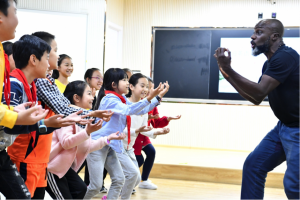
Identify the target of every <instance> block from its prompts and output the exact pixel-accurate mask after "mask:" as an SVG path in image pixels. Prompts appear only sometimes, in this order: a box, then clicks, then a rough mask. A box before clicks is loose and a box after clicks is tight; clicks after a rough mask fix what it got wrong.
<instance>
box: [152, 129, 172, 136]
mask: <svg viewBox="0 0 300 200" xmlns="http://www.w3.org/2000/svg"><path fill="white" fill-rule="evenodd" d="M169 132H170V129H169V128H162V129H161V130H159V131H156V132H155V133H154V135H165V134H167V133H169Z"/></svg>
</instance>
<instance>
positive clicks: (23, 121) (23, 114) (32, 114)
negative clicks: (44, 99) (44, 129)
mask: <svg viewBox="0 0 300 200" xmlns="http://www.w3.org/2000/svg"><path fill="white" fill-rule="evenodd" d="M40 109H41V106H35V107H32V108H29V109H27V110H23V111H19V114H18V118H17V121H16V123H15V125H33V124H36V123H37V122H38V121H40V120H41V119H44V118H45V117H46V116H47V114H48V112H49V110H43V109H42V112H40V111H39V110H40ZM37 111H38V112H37Z"/></svg>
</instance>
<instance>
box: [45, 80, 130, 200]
mask: <svg viewBox="0 0 300 200" xmlns="http://www.w3.org/2000/svg"><path fill="white" fill-rule="evenodd" d="M64 95H65V96H66V97H67V98H68V99H69V101H70V102H71V104H73V105H75V106H78V107H81V108H89V109H91V108H92V103H93V100H94V98H93V96H92V90H91V88H90V87H89V86H88V85H87V84H86V83H85V82H84V81H74V82H71V83H69V84H68V85H67V87H66V90H65V92H64ZM91 122H92V120H90V123H89V124H87V126H86V129H81V128H80V127H79V126H77V125H72V126H68V127H64V128H61V129H58V130H56V131H54V132H53V136H52V144H51V153H50V158H49V163H48V168H47V178H48V180H47V182H48V185H47V188H46V190H47V192H48V193H49V195H50V196H51V197H52V198H53V199H83V197H84V195H85V193H86V189H87V186H86V184H85V183H84V182H83V181H82V179H81V178H80V177H79V175H78V174H77V173H76V172H77V171H78V169H79V168H80V166H81V165H82V163H83V162H84V160H85V158H86V156H87V155H88V154H89V153H90V152H92V151H96V150H98V149H101V148H103V147H104V146H105V145H107V144H109V143H110V141H111V140H122V139H124V138H125V135H124V134H123V133H121V134H119V132H116V133H112V134H111V135H109V136H107V137H101V138H99V139H98V140H92V139H91V137H90V135H91V133H92V132H94V131H97V130H99V129H100V128H101V126H102V120H100V121H99V122H97V123H96V124H91ZM99 173H102V172H99ZM45 178H46V177H45Z"/></svg>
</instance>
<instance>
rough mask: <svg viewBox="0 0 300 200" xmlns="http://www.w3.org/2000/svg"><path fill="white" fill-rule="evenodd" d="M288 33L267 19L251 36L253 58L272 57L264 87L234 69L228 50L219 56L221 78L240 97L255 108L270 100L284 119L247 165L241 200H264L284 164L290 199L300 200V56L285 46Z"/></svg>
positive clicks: (265, 67)
mask: <svg viewBox="0 0 300 200" xmlns="http://www.w3.org/2000/svg"><path fill="white" fill-rule="evenodd" d="M283 33H284V27H283V25H282V23H281V22H280V21H279V20H276V19H267V20H262V21H260V22H258V24H256V26H255V28H254V33H253V35H252V36H251V39H252V41H251V46H252V49H253V51H252V53H253V55H254V56H257V55H259V54H261V53H263V54H265V56H266V57H267V61H266V62H265V63H264V65H263V69H262V76H261V77H260V79H259V82H258V83H255V82H252V81H250V80H248V79H246V78H244V77H243V76H241V75H239V74H238V73H236V72H235V71H234V70H233V69H232V68H231V66H230V63H231V55H230V51H229V50H228V49H226V48H218V49H217V50H216V52H215V54H214V57H215V58H216V59H217V61H218V66H219V69H220V71H221V73H222V74H223V76H224V77H225V78H226V80H227V81H228V82H229V83H230V84H231V85H232V86H233V87H234V88H235V89H236V90H237V91H238V92H239V94H240V95H241V96H243V97H244V98H245V99H247V100H249V101H250V102H252V103H254V104H255V105H259V104H260V103H261V102H262V101H263V100H264V99H265V97H266V96H268V98H269V103H270V106H271V109H272V110H273V112H274V114H275V116H276V117H277V118H278V119H279V121H278V123H277V125H276V126H275V128H274V129H273V130H271V131H270V132H269V133H268V134H267V135H266V136H265V137H264V139H263V140H262V141H261V142H260V144H259V145H258V146H257V147H256V148H255V149H254V151H252V152H251V153H250V154H249V156H248V157H247V159H246V161H245V163H244V167H243V181H242V191H241V199H263V197H264V187H265V181H266V176H267V173H268V172H270V171H272V170H273V169H274V168H275V167H277V166H278V165H280V164H281V163H282V162H284V161H286V162H287V170H286V172H285V175H284V180H283V183H284V190H285V193H286V195H287V197H288V198H289V199H299V54H298V53H297V52H296V51H295V50H293V49H292V48H290V47H287V46H285V45H284V43H283V39H282V37H283ZM226 51H227V52H228V56H226V55H225V54H224V53H225V52H226ZM245 62H247V61H246V60H245ZM258 114H259V113H258ZM253 125H254V126H255V124H253Z"/></svg>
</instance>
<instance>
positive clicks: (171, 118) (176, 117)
mask: <svg viewBox="0 0 300 200" xmlns="http://www.w3.org/2000/svg"><path fill="white" fill-rule="evenodd" d="M180 118H181V115H177V116H175V117H168V118H167V120H168V121H171V120H177V119H180Z"/></svg>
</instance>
